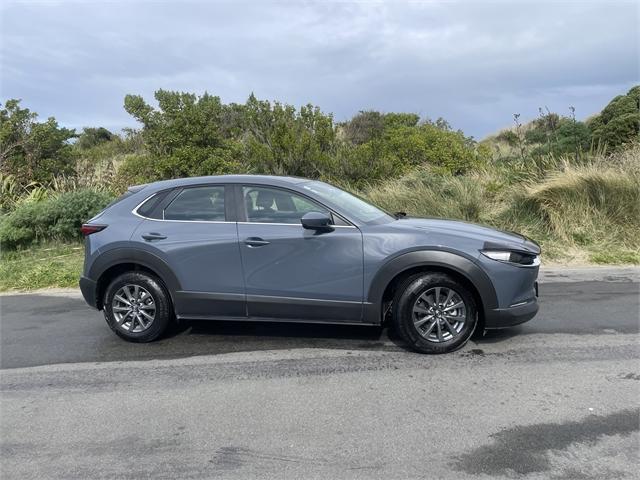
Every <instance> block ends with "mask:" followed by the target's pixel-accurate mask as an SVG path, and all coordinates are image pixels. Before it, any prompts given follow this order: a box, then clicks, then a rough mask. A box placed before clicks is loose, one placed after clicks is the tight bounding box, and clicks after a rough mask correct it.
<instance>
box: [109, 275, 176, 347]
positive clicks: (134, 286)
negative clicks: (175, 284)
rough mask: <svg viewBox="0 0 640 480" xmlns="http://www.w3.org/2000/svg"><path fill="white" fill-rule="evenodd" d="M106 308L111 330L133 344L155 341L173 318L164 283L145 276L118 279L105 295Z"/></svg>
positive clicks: (112, 283)
mask: <svg viewBox="0 0 640 480" xmlns="http://www.w3.org/2000/svg"><path fill="white" fill-rule="evenodd" d="M103 305H104V316H105V319H106V320H107V324H108V325H109V327H111V330H113V331H114V332H115V333H116V334H117V335H118V336H119V337H121V338H124V339H125V340H128V341H130V342H137V343H143V342H151V341H153V340H155V339H156V338H158V337H159V336H160V335H161V334H162V333H163V332H164V331H165V330H166V328H167V326H168V325H169V322H170V320H171V318H172V312H171V303H170V300H169V296H168V294H167V293H166V291H165V289H164V287H163V286H162V284H161V282H160V281H159V280H158V279H157V278H155V277H153V276H151V275H148V274H146V273H142V272H127V273H124V274H122V275H120V276H118V277H116V278H115V279H114V280H113V281H112V282H111V283H110V284H109V286H108V287H107V289H106V291H105V295H104V303H103Z"/></svg>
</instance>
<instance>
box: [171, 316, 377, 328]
mask: <svg viewBox="0 0 640 480" xmlns="http://www.w3.org/2000/svg"><path fill="white" fill-rule="evenodd" d="M176 317H177V318H178V320H206V321H213V322H215V321H222V322H226V321H232V322H240V323H242V322H265V323H313V324H325V325H362V326H365V327H373V326H380V323H366V322H341V321H339V320H330V319H329V320H317V319H313V320H301V319H295V318H273V317H230V316H221V315H186V316H185V315H176Z"/></svg>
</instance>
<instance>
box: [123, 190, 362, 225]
mask: <svg viewBox="0 0 640 480" xmlns="http://www.w3.org/2000/svg"><path fill="white" fill-rule="evenodd" d="M159 193H160V192H155V193H152V194H151V195H149V196H148V197H147V198H145V199H144V200H142V201H141V202H140V203H139V204H138V205H136V206H135V208H134V209H133V210H131V213H133V214H134V215H135V216H136V217H139V218H142V219H144V220H150V221H152V222H174V223H237V224H239V225H285V226H287V227H290V226H299V227H302V224H298V223H269V222H230V221H227V220H224V221H223V220H167V219H165V218H151V217H145V216H144V215H140V214H139V213H138V209H139V208H140V207H141V206H142V205H143V204H144V203H146V202H147V200H151V198H153V197H155V196H156V195H158V194H159ZM162 216H163V217H164V210H163V211H162ZM331 227H332V228H355V229H356V230H357V228H358V227H354V226H353V225H331Z"/></svg>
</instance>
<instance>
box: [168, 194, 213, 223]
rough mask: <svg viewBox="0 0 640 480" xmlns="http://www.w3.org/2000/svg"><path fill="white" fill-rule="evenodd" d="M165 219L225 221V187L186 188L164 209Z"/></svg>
mask: <svg viewBox="0 0 640 480" xmlns="http://www.w3.org/2000/svg"><path fill="white" fill-rule="evenodd" d="M164 219H165V220H188V221H201V222H224V221H225V220H226V218H225V213H224V187H223V186H208V187H193V188H185V189H184V190H182V191H181V192H180V193H179V194H178V195H177V196H176V198H174V199H173V201H172V202H171V203H170V204H169V205H168V206H167V207H166V208H165V209H164Z"/></svg>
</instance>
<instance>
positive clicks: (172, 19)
mask: <svg viewBox="0 0 640 480" xmlns="http://www.w3.org/2000/svg"><path fill="white" fill-rule="evenodd" d="M0 15H2V25H1V27H2V34H1V37H0V38H1V40H2V42H1V44H0V55H1V60H0V61H1V66H2V85H1V92H0V98H2V99H6V98H15V97H19V98H22V99H23V100H24V104H25V105H26V106H28V107H29V108H31V109H33V110H35V111H37V112H39V113H40V114H41V115H42V116H50V115H54V116H56V118H57V119H58V120H59V121H60V122H61V123H63V124H66V125H69V126H75V127H82V126H84V125H105V126H107V127H111V128H119V127H122V126H127V125H129V126H130V125H134V123H133V121H132V119H131V118H130V117H129V116H128V115H127V114H126V112H124V110H123V109H122V103H123V97H124V95H125V94H127V93H139V94H142V95H144V96H145V97H147V98H151V96H152V94H153V92H154V91H155V90H157V89H158V88H165V89H177V90H184V91H191V92H198V93H201V92H203V91H205V90H207V91H209V92H210V93H212V94H216V95H220V96H221V97H222V99H223V100H224V101H227V102H229V101H235V102H242V101H244V100H245V99H246V97H247V96H248V95H249V93H251V92H255V93H256V95H257V96H258V97H260V98H267V99H276V100H280V101H284V102H287V103H292V104H295V105H300V104H305V103H308V102H311V103H314V104H318V105H319V106H320V107H321V108H322V109H323V110H324V111H327V112H333V113H334V114H335V117H336V118H337V119H345V118H348V117H350V116H351V115H353V114H355V113H356V112H357V111H359V110H362V109H379V110H383V111H411V112H417V113H420V114H421V115H422V116H425V117H427V116H428V117H432V118H435V117H438V116H442V117H445V118H447V119H448V120H449V121H450V122H451V123H452V124H453V125H454V126H455V127H456V128H462V129H463V130H465V132H467V133H469V134H473V135H475V136H477V137H481V136H483V135H485V134H487V133H490V132H492V131H494V130H495V129H497V128H499V127H502V126H505V125H507V124H509V122H510V120H511V115H512V114H513V113H514V112H520V113H522V114H523V117H533V116H535V115H536V113H537V109H538V106H544V105H547V106H549V108H551V109H552V110H558V111H560V112H561V113H566V112H567V109H568V107H569V105H573V106H575V107H576V110H577V113H578V114H579V115H580V116H582V117H585V116H587V115H590V114H592V113H595V112H597V111H598V110H599V109H601V108H602V107H603V106H604V105H605V104H606V102H607V101H608V100H609V99H610V98H611V97H612V96H614V95H616V94H619V93H624V92H625V91H626V90H627V89H628V88H630V87H631V86H632V85H633V84H634V83H638V82H639V81H640V79H639V73H638V72H639V65H638V58H639V48H638V40H639V38H638V5H637V4H636V2H615V1H614V2H589V1H583V2H557V3H555V2H541V1H537V2H499V1H487V2H484V1H483V2H471V1H468V2H451V1H447V2H444V1H442V2H412V3H406V2H304V3H298V2H282V1H280V2H259V1H254V2H248V1H247V2H243V1H241V2H176V3H170V2H125V1H92V2H40V3H26V2H11V1H9V2H8V3H7V2H5V4H4V6H3V7H1V9H0Z"/></svg>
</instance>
